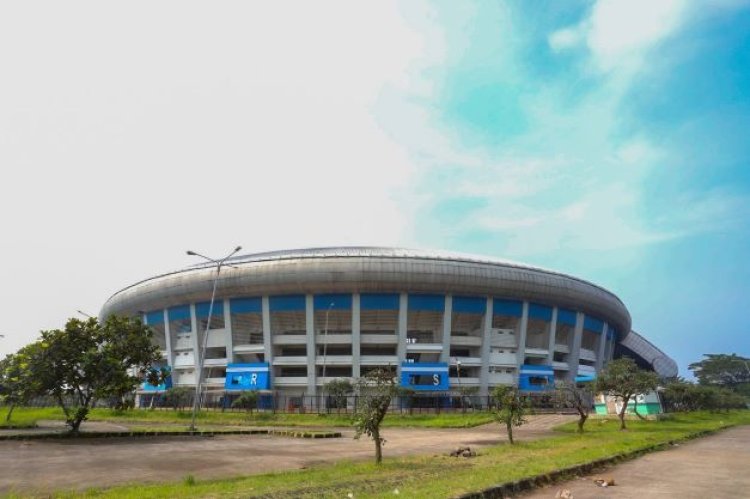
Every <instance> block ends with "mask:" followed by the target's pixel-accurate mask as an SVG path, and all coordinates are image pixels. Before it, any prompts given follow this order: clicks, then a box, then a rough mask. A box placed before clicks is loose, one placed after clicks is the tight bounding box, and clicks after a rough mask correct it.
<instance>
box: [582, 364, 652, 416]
mask: <svg viewBox="0 0 750 499" xmlns="http://www.w3.org/2000/svg"><path fill="white" fill-rule="evenodd" d="M658 384H659V377H658V376H657V374H656V373H654V372H651V371H644V370H643V369H640V368H639V367H638V365H637V364H636V363H635V361H634V360H633V359H631V358H628V357H623V358H621V359H617V360H613V361H612V362H610V363H609V364H608V365H607V367H606V368H604V369H603V370H602V372H601V373H599V377H598V378H597V380H596V389H597V390H598V391H601V392H604V393H606V394H609V395H611V396H614V397H616V398H618V399H620V400H622V409H620V413H619V415H618V416H619V418H620V429H621V430H625V429H626V428H625V412H626V411H627V408H628V402H629V401H630V399H631V398H634V397H635V396H636V395H638V394H641V393H646V392H650V391H652V390H656V387H657V385H658ZM634 402H635V404H634V407H633V410H634V412H635V414H636V415H637V416H638V417H641V416H640V414H638V407H637V399H636V400H634Z"/></svg>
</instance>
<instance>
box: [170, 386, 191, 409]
mask: <svg viewBox="0 0 750 499" xmlns="http://www.w3.org/2000/svg"><path fill="white" fill-rule="evenodd" d="M194 393H195V389H193V388H188V387H186V386H176V387H172V388H168V389H167V390H165V391H164V403H165V404H167V406H169V407H171V408H172V409H174V410H175V411H176V410H178V409H179V410H182V409H183V408H185V407H186V406H188V405H190V404H191V401H192V397H193V394H194Z"/></svg>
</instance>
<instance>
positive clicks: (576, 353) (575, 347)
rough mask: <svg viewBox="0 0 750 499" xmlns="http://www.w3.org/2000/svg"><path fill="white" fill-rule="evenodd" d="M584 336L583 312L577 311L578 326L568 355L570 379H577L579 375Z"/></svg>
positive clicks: (574, 331)
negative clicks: (579, 361)
mask: <svg viewBox="0 0 750 499" xmlns="http://www.w3.org/2000/svg"><path fill="white" fill-rule="evenodd" d="M582 337H583V312H576V327H575V329H574V330H573V344H572V345H571V346H570V354H569V355H568V380H569V381H575V380H576V376H578V360H579V359H580V357H581V338H582Z"/></svg>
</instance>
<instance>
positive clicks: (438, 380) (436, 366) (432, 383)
mask: <svg viewBox="0 0 750 499" xmlns="http://www.w3.org/2000/svg"><path fill="white" fill-rule="evenodd" d="M401 386H403V387H406V388H411V389H412V390H416V391H429V392H439V391H447V390H448V389H449V388H450V379H449V378H448V364H446V363H445V362H421V363H420V362H404V363H402V364H401Z"/></svg>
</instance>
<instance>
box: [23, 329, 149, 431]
mask: <svg viewBox="0 0 750 499" xmlns="http://www.w3.org/2000/svg"><path fill="white" fill-rule="evenodd" d="M38 343H39V348H40V349H41V352H40V355H39V358H38V359H37V361H36V362H34V366H33V367H34V369H33V371H34V372H33V373H32V375H33V376H34V377H35V378H36V379H37V380H38V381H39V383H40V386H41V388H42V390H44V391H45V392H46V393H48V394H49V395H51V396H52V397H54V398H55V400H57V402H58V404H59V405H60V407H61V408H62V410H63V412H64V413H65V419H66V424H67V425H68V426H69V427H70V430H71V432H73V433H76V432H78V429H79V428H80V426H81V423H82V422H83V421H84V420H85V419H86V417H87V416H88V413H89V410H90V408H91V407H92V406H93V405H94V403H95V402H96V400H99V399H102V398H108V397H118V398H122V397H124V396H125V395H126V394H128V393H131V392H133V391H134V390H135V388H136V386H137V385H138V384H139V383H140V382H141V381H142V380H143V378H144V376H145V375H146V373H147V372H148V371H149V370H150V369H151V365H152V364H153V363H154V362H156V361H158V360H159V359H160V357H161V354H160V353H159V348H158V347H157V346H156V345H154V344H153V342H152V332H151V329H150V328H149V327H148V326H145V325H144V324H143V323H142V322H141V321H140V319H137V318H136V319H131V318H128V317H119V316H110V317H109V318H108V319H107V320H106V321H105V322H104V323H100V322H99V321H98V319H96V318H95V317H92V318H90V319H88V320H86V321H81V320H79V319H75V318H74V319H69V320H68V322H67V323H66V324H65V329H55V330H51V331H42V338H41V340H39V342H38Z"/></svg>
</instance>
